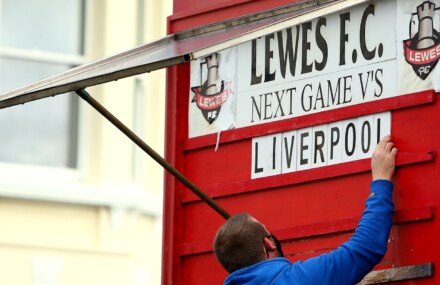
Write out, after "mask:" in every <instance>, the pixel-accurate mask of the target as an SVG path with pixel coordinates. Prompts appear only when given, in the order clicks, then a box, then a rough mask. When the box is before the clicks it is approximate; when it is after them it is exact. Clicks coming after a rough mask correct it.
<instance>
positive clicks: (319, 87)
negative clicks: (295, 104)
mask: <svg viewBox="0 0 440 285" xmlns="http://www.w3.org/2000/svg"><path fill="white" fill-rule="evenodd" d="M318 101H321V108H324V107H325V103H324V97H323V96H322V88H321V83H319V84H318V91H317V92H316V100H315V106H314V108H313V110H316V105H317V104H318Z"/></svg>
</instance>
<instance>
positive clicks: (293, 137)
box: [284, 136, 295, 168]
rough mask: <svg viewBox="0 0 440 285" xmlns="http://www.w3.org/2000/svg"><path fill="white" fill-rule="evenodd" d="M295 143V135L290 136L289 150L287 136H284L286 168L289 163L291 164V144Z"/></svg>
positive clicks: (288, 166)
mask: <svg viewBox="0 0 440 285" xmlns="http://www.w3.org/2000/svg"><path fill="white" fill-rule="evenodd" d="M294 143H295V136H292V137H291V140H290V150H289V148H288V145H287V144H288V142H287V138H286V137H284V149H285V151H286V163H287V168H290V165H291V164H292V157H293V145H294Z"/></svg>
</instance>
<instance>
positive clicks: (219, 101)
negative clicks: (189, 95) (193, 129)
mask: <svg viewBox="0 0 440 285" xmlns="http://www.w3.org/2000/svg"><path fill="white" fill-rule="evenodd" d="M219 57H220V54H219V53H214V54H211V55H209V56H207V57H205V60H204V61H203V62H202V63H201V68H200V70H201V72H203V71H205V73H206V74H205V76H201V78H206V80H205V81H204V82H203V83H201V85H200V86H196V87H191V90H192V92H193V93H194V97H193V99H192V100H191V102H193V103H196V104H197V107H198V108H199V109H200V111H201V112H202V115H203V117H204V118H205V120H206V121H207V122H208V123H209V124H212V123H213V122H214V121H215V120H216V119H217V117H218V116H219V114H220V110H221V108H222V105H223V104H224V103H225V102H226V101H227V100H228V97H229V95H230V94H231V89H230V85H231V83H230V82H225V81H224V80H221V79H220V77H219V62H220V60H219ZM202 66H206V68H202Z"/></svg>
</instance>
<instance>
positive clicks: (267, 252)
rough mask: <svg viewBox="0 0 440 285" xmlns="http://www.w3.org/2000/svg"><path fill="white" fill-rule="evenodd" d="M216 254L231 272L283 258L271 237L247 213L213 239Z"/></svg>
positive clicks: (227, 222)
mask: <svg viewBox="0 0 440 285" xmlns="http://www.w3.org/2000/svg"><path fill="white" fill-rule="evenodd" d="M214 253H215V256H216V258H217V259H218V261H219V262H220V263H221V265H222V266H223V267H224V268H225V269H226V270H227V271H228V272H230V273H231V272H234V271H235V270H238V269H241V268H244V267H247V266H251V265H253V264H256V263H258V262H260V261H263V260H266V259H268V258H273V257H277V256H280V253H279V252H278V250H277V245H276V243H275V240H274V239H273V238H272V235H271V234H270V233H269V232H268V231H267V229H266V228H265V226H264V225H263V224H261V223H260V222H258V221H257V220H256V219H255V218H253V217H252V216H250V215H249V214H247V213H241V214H237V215H234V216H232V217H230V218H229V219H228V220H227V221H226V222H225V223H224V224H223V225H222V226H221V227H220V229H219V230H218V232H217V235H216V236H215V238H214Z"/></svg>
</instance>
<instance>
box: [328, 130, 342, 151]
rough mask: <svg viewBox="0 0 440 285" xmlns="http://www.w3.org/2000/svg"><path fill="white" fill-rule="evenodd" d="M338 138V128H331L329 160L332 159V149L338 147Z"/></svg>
mask: <svg viewBox="0 0 440 285" xmlns="http://www.w3.org/2000/svg"><path fill="white" fill-rule="evenodd" d="M339 138H340V132H339V128H336V127H333V128H331V129H330V159H333V157H334V155H333V149H334V147H335V146H337V145H338V143H339Z"/></svg>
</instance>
